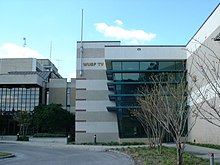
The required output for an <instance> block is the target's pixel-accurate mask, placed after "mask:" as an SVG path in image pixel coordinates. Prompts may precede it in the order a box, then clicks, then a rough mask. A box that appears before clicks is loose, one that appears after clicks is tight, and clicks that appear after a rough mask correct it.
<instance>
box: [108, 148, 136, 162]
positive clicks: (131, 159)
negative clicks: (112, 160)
mask: <svg viewBox="0 0 220 165" xmlns="http://www.w3.org/2000/svg"><path fill="white" fill-rule="evenodd" d="M105 151H106V152H115V153H117V154H121V155H124V156H126V157H127V158H128V159H129V160H130V162H131V164H130V165H135V162H134V159H133V158H132V157H131V155H128V154H126V153H124V152H120V151H117V150H112V149H106V150H105Z"/></svg>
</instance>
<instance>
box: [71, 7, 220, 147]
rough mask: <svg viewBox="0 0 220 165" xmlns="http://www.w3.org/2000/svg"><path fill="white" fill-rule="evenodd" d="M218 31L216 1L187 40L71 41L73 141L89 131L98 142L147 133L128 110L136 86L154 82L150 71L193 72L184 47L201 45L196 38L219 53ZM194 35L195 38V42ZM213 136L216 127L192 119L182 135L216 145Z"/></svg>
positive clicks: (79, 140) (134, 105) (142, 137)
mask: <svg viewBox="0 0 220 165" xmlns="http://www.w3.org/2000/svg"><path fill="white" fill-rule="evenodd" d="M219 34H220V6H218V7H217V8H216V9H215V10H214V11H213V13H212V14H211V15H210V16H209V17H208V19H207V20H206V21H205V23H204V24H203V25H202V26H201V28H200V29H199V30H198V31H197V33H196V34H195V35H194V36H193V38H192V39H191V40H190V41H189V42H188V43H187V45H182V46H173V45H170V46H169V45H167V46H160V45H156V46H143V45H141V46H138V45H126V46H125V45H121V44H120V42H118V41H83V42H77V68H76V72H77V74H76V110H75V111H76V112H75V115H76V121H75V122H76V130H75V133H76V134H75V135H76V137H75V139H76V142H77V143H83V142H93V141H94V136H96V140H97V141H100V142H110V141H117V142H123V141H136V140H137V141H140V140H146V138H148V137H150V135H146V134H145V133H144V130H143V128H142V126H141V125H140V124H139V122H137V120H136V119H134V118H133V117H132V115H131V114H130V110H131V109H135V108H138V104H137V102H136V96H138V93H137V88H138V87H139V86H141V85H148V86H149V88H150V86H151V85H152V84H153V83H154V82H152V80H151V79H150V76H151V75H152V74H159V73H166V74H172V75H174V76H175V77H177V78H178V77H179V76H181V75H183V74H185V73H186V72H187V71H189V70H190V71H193V70H192V68H190V66H191V65H190V64H191V63H192V59H194V57H193V53H191V54H190V53H189V51H187V50H190V51H191V52H194V51H196V50H197V49H200V48H201V43H202V44H207V45H209V46H211V48H212V49H213V50H214V51H216V53H217V54H220V45H219V40H218V36H219ZM195 40H198V41H199V42H201V43H200V44H198V43H197V44H195V42H194V41H195ZM194 69H195V68H194ZM188 81H189V80H188ZM189 83H190V82H189ZM192 118H193V116H191V118H190V119H189V124H190V122H191V119H192ZM201 128H202V130H201ZM204 128H206V130H205V129H204ZM203 130H204V131H203ZM207 131H208V133H207ZM213 132H215V135H214V136H212V135H213ZM219 137H220V132H219V130H218V131H217V128H216V127H214V126H213V125H211V124H209V123H208V122H207V121H205V120H203V119H198V122H197V123H196V125H195V127H194V128H193V130H192V131H191V134H190V135H189V139H188V140H189V141H194V139H196V141H197V142H205V143H208V142H209V143H217V144H219V143H220V141H219V140H220V139H219Z"/></svg>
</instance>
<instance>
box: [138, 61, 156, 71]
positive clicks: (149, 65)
mask: <svg viewBox="0 0 220 165" xmlns="http://www.w3.org/2000/svg"><path fill="white" fill-rule="evenodd" d="M140 70H158V62H140Z"/></svg>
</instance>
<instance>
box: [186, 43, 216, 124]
mask: <svg viewBox="0 0 220 165" xmlns="http://www.w3.org/2000/svg"><path fill="white" fill-rule="evenodd" d="M194 41H195V44H199V45H200V46H199V48H198V49H197V50H196V51H191V50H187V51H188V53H189V54H190V55H191V56H190V57H191V59H190V61H191V62H190V64H189V77H188V79H189V82H190V83H191V85H190V86H191V87H192V89H191V90H192V91H193V92H192V95H191V97H190V105H191V106H194V107H195V109H196V111H194V114H195V115H196V116H200V117H201V118H202V119H204V120H206V121H208V122H209V123H211V124H213V125H215V126H217V127H220V107H219V101H220V56H219V55H218V54H217V53H216V51H215V50H214V48H212V47H211V46H208V45H206V44H203V43H201V42H199V41H198V40H194Z"/></svg>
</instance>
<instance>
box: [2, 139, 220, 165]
mask: <svg viewBox="0 0 220 165" xmlns="http://www.w3.org/2000/svg"><path fill="white" fill-rule="evenodd" d="M1 142H12V143H25V144H27V145H37V146H40V145H42V146H45V145H48V146H51V147H57V148H59V147H62V146H63V145H65V146H66V147H67V148H68V147H69V148H76V149H83V150H93V151H105V150H109V149H113V148H121V147H126V146H102V145H71V144H70V145H66V143H60V142H53V140H52V142H48V141H45V142H43V141H39V142H38V141H36V142H35V141H32V142H19V141H14V140H12V139H10V140H6V139H4V140H3V139H2V140H1V139H0V143H1ZM163 145H164V146H167V147H175V144H174V143H164V144H163ZM141 146H143V145H141ZM127 147H140V145H135V146H127ZM185 151H186V152H190V153H192V154H194V155H195V156H197V157H201V158H204V159H209V153H214V158H215V162H220V150H217V149H211V148H206V147H199V146H194V145H189V144H186V146H185Z"/></svg>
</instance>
